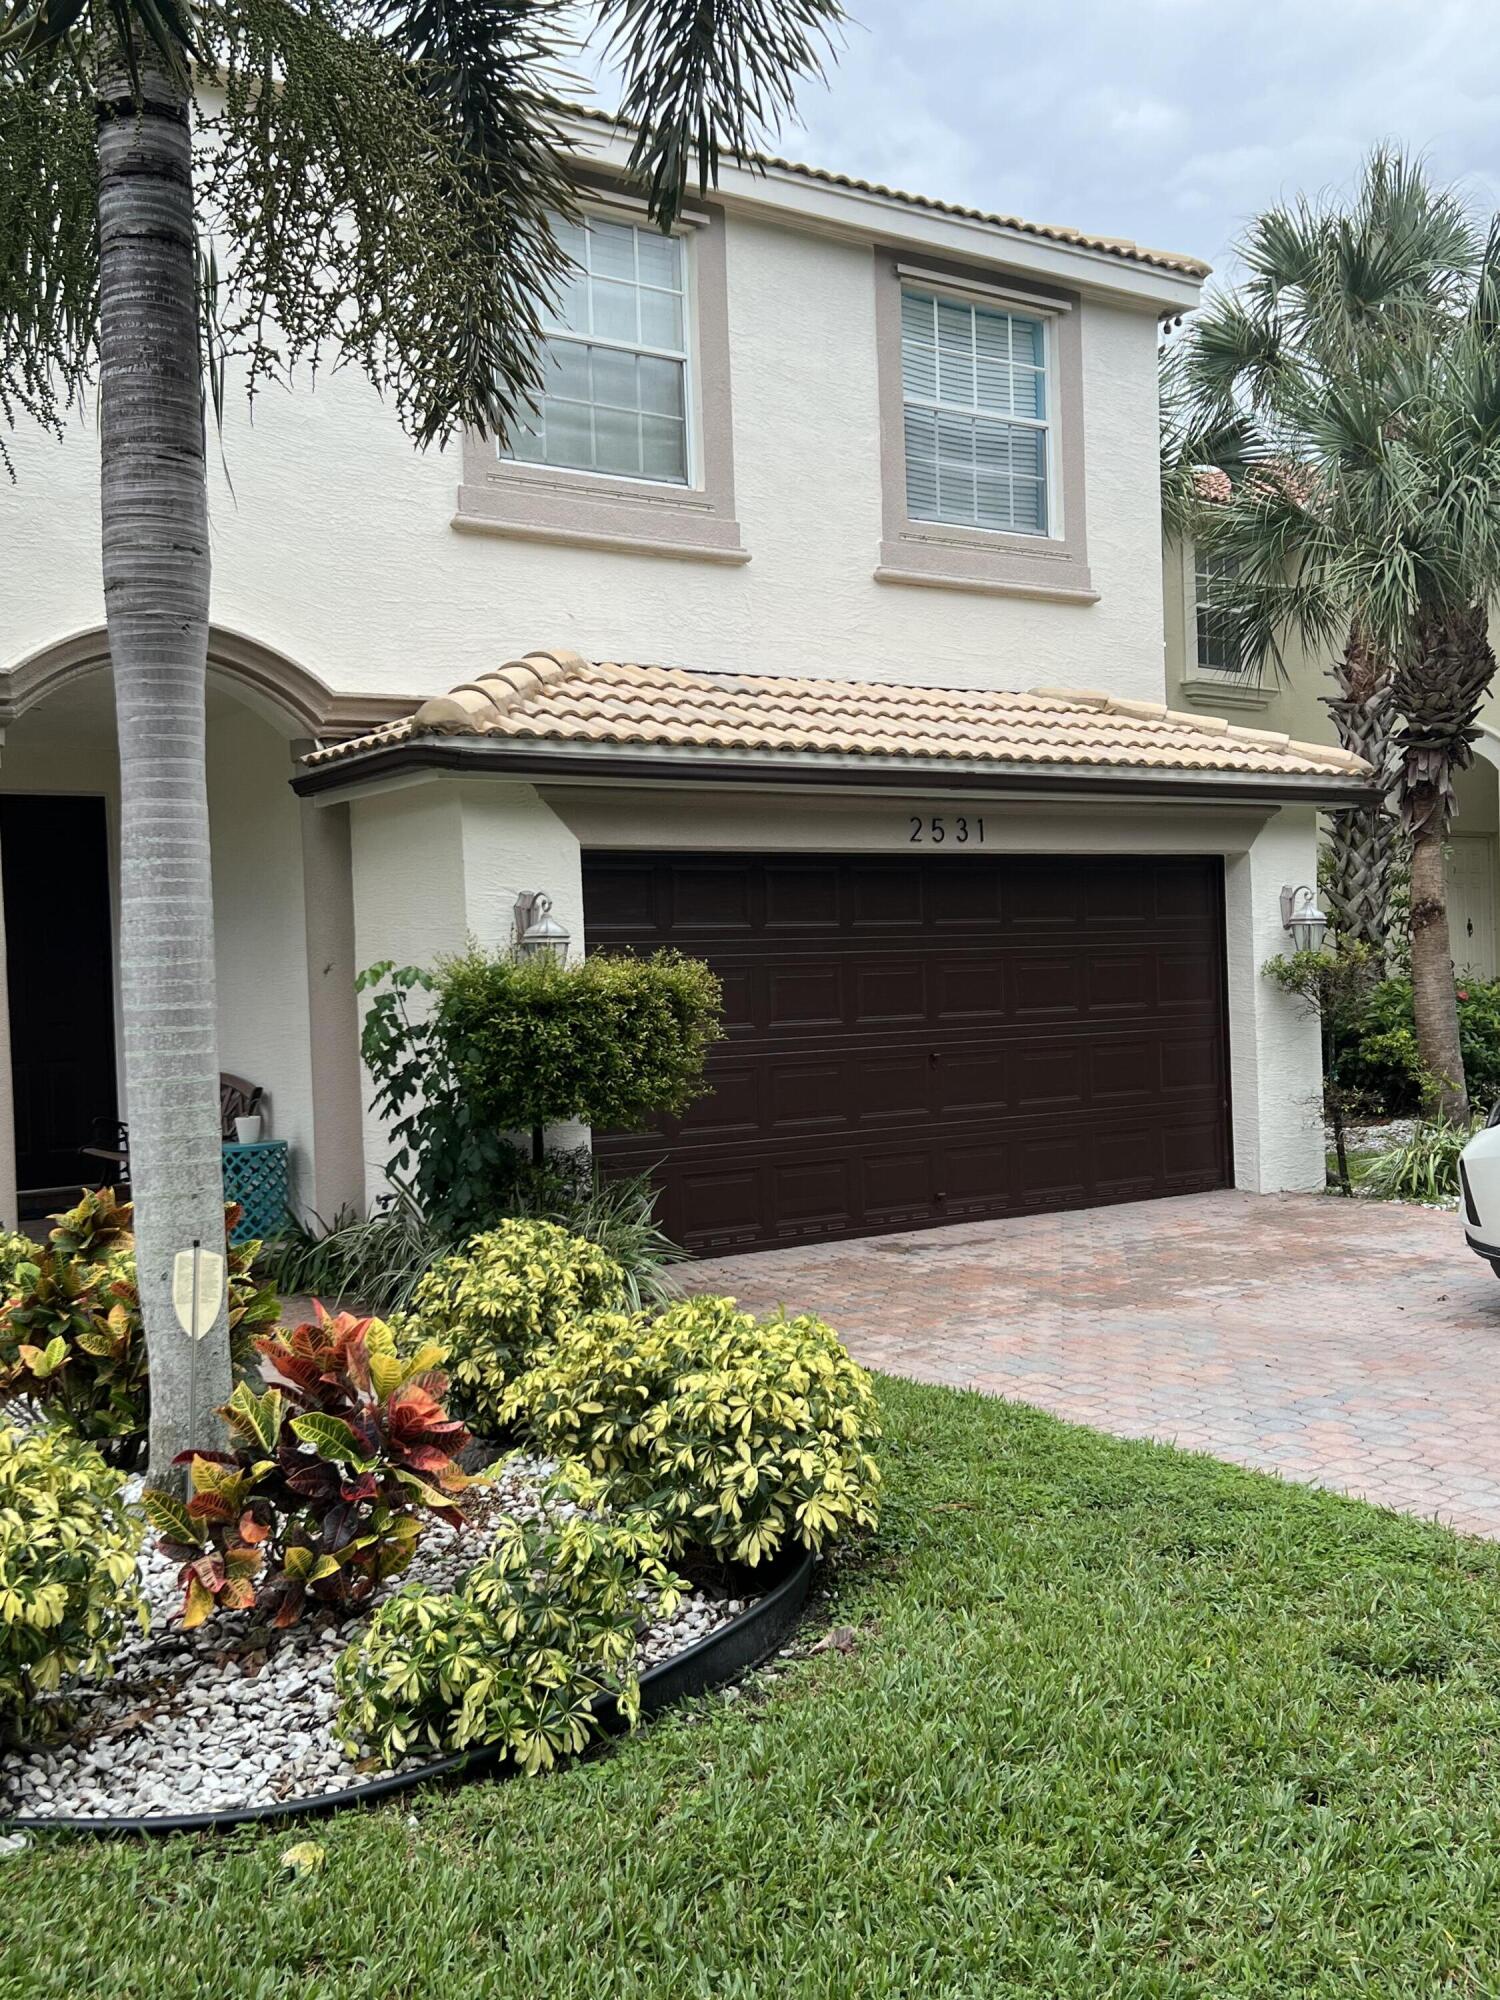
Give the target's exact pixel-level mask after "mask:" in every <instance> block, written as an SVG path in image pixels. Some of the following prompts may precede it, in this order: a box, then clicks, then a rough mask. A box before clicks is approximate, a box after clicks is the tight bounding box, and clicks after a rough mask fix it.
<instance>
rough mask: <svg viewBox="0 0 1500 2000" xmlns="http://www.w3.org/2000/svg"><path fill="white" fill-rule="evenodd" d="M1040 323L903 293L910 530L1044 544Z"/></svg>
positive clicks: (1045, 449)
mask: <svg viewBox="0 0 1500 2000" xmlns="http://www.w3.org/2000/svg"><path fill="white" fill-rule="evenodd" d="M1047 349H1048V341H1047V322H1046V320H1045V319H1042V318H1033V317H1032V316H1030V315H1029V314H1026V313H1020V312H1010V311H1007V310H1006V309H1005V308H1004V307H1003V306H993V307H992V306H985V305H971V304H969V303H968V302H967V301H965V300H962V299H955V298H945V297H943V296H941V295H940V294H938V293H934V292H925V291H917V290H913V289H911V288H909V287H906V286H903V288H902V292H901V391H902V403H903V419H904V429H905V445H906V506H907V512H908V514H909V515H910V517H911V519H912V520H914V521H947V522H952V523H955V524H957V525H959V526H963V527H969V528H988V529H992V530H995V531H997V532H999V533H1003V534H1012V535H1050V534H1051V533H1052V532H1053V530H1052V517H1053V514H1054V512H1055V509H1054V508H1053V506H1052V504H1051V492H1050V489H1051V483H1052V480H1051V459H1052V441H1051V436H1050V431H1051V422H1052V418H1051V402H1052V398H1051V395H1050V393H1049V383H1048V354H1047Z"/></svg>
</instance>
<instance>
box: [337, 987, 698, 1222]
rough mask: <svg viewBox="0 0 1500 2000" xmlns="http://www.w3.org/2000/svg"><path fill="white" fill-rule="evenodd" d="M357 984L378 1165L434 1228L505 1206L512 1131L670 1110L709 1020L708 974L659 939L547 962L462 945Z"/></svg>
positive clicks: (692, 1080)
mask: <svg viewBox="0 0 1500 2000" xmlns="http://www.w3.org/2000/svg"><path fill="white" fill-rule="evenodd" d="M359 986H360V989H361V991H364V992H368V993H370V994H371V995H372V998H371V999H370V1001H369V1003H368V1006H367V1008H366V1012H365V1020H364V1027H363V1029H362V1031H361V1036H360V1048H361V1051H362V1053H363V1056H364V1060H365V1064H366V1067H367V1068H368V1069H369V1071H370V1074H371V1076H372V1077H373V1078H374V1080H375V1105H376V1108H377V1110H379V1111H380V1112H381V1114H382V1115H383V1117H384V1118H385V1120H386V1122H387V1124H388V1126H389V1129H390V1134H391V1140H392V1146H391V1154H390V1164H389V1171H390V1173H391V1175H392V1177H393V1179H394V1180H395V1181H397V1182H398V1183H399V1184H400V1185H401V1186H403V1187H405V1188H407V1189H409V1191H410V1193H411V1195H412V1197H413V1199H414V1200H415V1202H416V1205H417V1208H418V1210H419V1211H420V1213H421V1214H422V1215H423V1216H425V1217H426V1218H427V1220H428V1221H429V1222H430V1223H431V1224H432V1226H433V1227H434V1228H435V1229H436V1230H437V1231H438V1232H439V1234H440V1235H442V1236H443V1237H444V1238H445V1239H446V1240H448V1241H450V1242H456V1241H458V1240H459V1239H460V1238H461V1237H463V1236H466V1235H470V1234H472V1233H473V1231H474V1230H475V1229H476V1228H483V1227H485V1226H487V1225H488V1224H489V1223H490V1222H491V1221H493V1219H494V1218H495V1217H496V1216H497V1215H505V1214H507V1213H509V1212H511V1210H510V1197H511V1195H512V1193H513V1191H514V1188H515V1184H516V1175H517V1162H516V1147H515V1145H514V1143H513V1135H514V1134H516V1133H517V1132H524V1131H530V1132H532V1133H533V1135H536V1134H539V1133H540V1132H541V1131H543V1130H544V1129H545V1128H546V1127H547V1126H549V1125H559V1124H563V1123H565V1122H566V1121H567V1120H569V1119H574V1118H577V1119H581V1120H582V1121H583V1122H584V1123H585V1124H588V1125H593V1126H597V1127H598V1128H600V1129H601V1130H604V1129H608V1128H611V1127H621V1126H638V1125H644V1124H646V1123H648V1122H649V1120H650V1119H651V1117H652V1116H653V1115H654V1114H656V1113H657V1112H668V1113H676V1112H680V1111H683V1110H685V1109H686V1108H687V1106H688V1105H689V1104H691V1103H692V1101H693V1100H694V1098H696V1097H697V1096H699V1095H700V1094H701V1092H702V1090H703V1069H704V1061H705V1058H706V1056H707V1052H708V1050H709V1048H710V1046H711V1045H712V1043H713V1042H714V1040H715V1039H716V1037H717V1036H718V1034H719V1032H720V1029H719V1015H720V992H719V982H718V980H717V979H716V978H715V977H714V975H713V973H711V972H710V971H709V969H708V967H707V966H706V965H703V964H701V963H699V962H698V961H697V960H694V959H686V958H681V957H679V956H678V955H677V954H676V953H675V952H659V953H657V954H656V955H655V956H654V957H651V958H609V957H590V958H584V959H579V960H577V961H576V962H574V963H573V964H570V965H559V964H558V963H557V962H556V961H555V960H552V959H547V958H542V959H520V958H517V957H516V956H515V955H514V954H513V953H509V952H501V953H484V952H479V951H472V952H470V953H468V954H467V955H466V956H465V957H463V958H459V959H453V960H449V961H446V962H445V963H443V964H441V965H440V966H439V967H438V968H437V969H436V971H427V970H424V969H422V968H420V967H417V966H404V967H397V966H394V965H392V964H390V963H384V964H380V965H375V966H371V967H370V968H369V969H368V970H367V971H365V972H363V973H361V974H360V978H359Z"/></svg>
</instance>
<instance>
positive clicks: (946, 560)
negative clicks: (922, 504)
mask: <svg viewBox="0 0 1500 2000" xmlns="http://www.w3.org/2000/svg"><path fill="white" fill-rule="evenodd" d="M903 287H905V288H909V289H915V290H920V291H930V292H934V293H936V294H938V295H940V296H941V295H943V294H947V295H950V296H951V297H953V298H954V299H955V300H959V301H962V302H964V303H967V304H971V305H980V306H982V305H984V304H985V303H988V302H993V303H994V304H996V305H997V306H1000V307H1002V308H1009V309H1011V310H1017V309H1021V310H1025V311H1026V312H1028V313H1030V314H1032V315H1034V316H1035V317H1037V318H1038V319H1040V320H1042V321H1043V322H1044V324H1045V327H1046V338H1047V369H1048V378H1049V398H1050V408H1051V410H1052V411H1053V412H1054V413H1055V414H1054V415H1053V418H1052V420H1051V433H1052V435H1051V450H1050V464H1049V517H1050V519H1051V521H1052V523H1053V525H1054V530H1055V531H1054V532H1052V533H1050V534H1046V535H1028V534H1011V533H1006V532H1005V531H1003V530H999V529H991V528H974V527H966V526H959V525H957V524H955V523H950V522H946V521H922V520H915V519H913V518H912V515H911V512H910V509H909V507H908V504H907V478H906V443H905V408H904V397H903V393H902V381H901V294H902V290H903ZM1079 305H1080V301H1079V299H1078V297H1077V295H1076V294H1073V293H1068V292H1062V291H1057V290H1055V289H1053V288H1051V287H1043V286H1038V285H1033V284H1032V283H1031V282H1030V281H1029V280H1028V279H1024V278H1020V277H1012V276H1011V275H1010V274H1008V273H1007V274H1003V276H1002V274H1000V273H995V272H986V271H980V270H976V269H974V268H973V267H971V266H965V265H961V264H950V263H948V262H946V261H945V260H942V259H935V258H929V257H923V258H922V259H921V260H920V262H918V261H917V260H916V259H915V258H914V256H913V254H912V252H911V251H909V250H907V251H897V250H893V249H890V248H886V247H882V246H879V245H877V246H876V250H875V350H876V367H877V371H878V393H879V399H880V483H881V531H882V539H881V543H880V559H879V562H878V564H877V566H876V569H875V579H876V581H877V582H878V583H891V584H917V585H924V586H927V587H928V588H934V589H947V590H973V591H987V592H991V593H994V594H996V595H999V596H1006V597H1040V598H1047V599H1052V600H1056V601H1059V602H1062V603H1070V604H1092V603H1095V602H1096V601H1097V600H1098V596H1099V593H1098V591H1097V590H1095V588H1094V585H1093V579H1092V577H1091V576H1090V574H1089V566H1088V542H1087V535H1086V530H1085V521H1084V502H1085V492H1084V436H1083V341H1082V332H1081V321H1082V317H1083V315H1082V312H1081V311H1080V310H1079Z"/></svg>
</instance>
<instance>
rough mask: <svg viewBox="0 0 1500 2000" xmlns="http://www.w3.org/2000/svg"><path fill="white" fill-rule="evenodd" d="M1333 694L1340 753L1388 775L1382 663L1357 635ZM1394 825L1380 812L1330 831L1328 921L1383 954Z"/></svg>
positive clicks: (1387, 700)
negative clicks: (1342, 752)
mask: <svg viewBox="0 0 1500 2000" xmlns="http://www.w3.org/2000/svg"><path fill="white" fill-rule="evenodd" d="M1333 677H1334V680H1335V682H1336V684H1337V686H1338V693H1337V694H1336V695H1331V696H1329V697H1328V698H1327V706H1328V712H1329V714H1330V715H1331V716H1332V718H1333V726H1334V729H1335V731H1336V733H1337V735H1338V740H1339V742H1340V744H1341V745H1342V747H1343V748H1344V749H1345V750H1350V751H1352V752H1353V753H1354V755H1355V756H1356V757H1363V758H1364V760H1365V762H1366V763H1367V764H1369V765H1370V766H1371V767H1372V768H1373V769H1374V770H1375V771H1376V772H1378V773H1380V774H1381V775H1382V776H1383V775H1384V774H1385V772H1386V770H1387V768H1388V765H1389V762H1390V744H1391V723H1392V720H1393V717H1392V712H1391V697H1390V689H1389V686H1388V685H1387V681H1386V676H1385V674H1384V672H1383V671H1382V663H1381V661H1380V660H1379V658H1378V657H1377V656H1376V654H1374V653H1373V652H1372V651H1371V650H1370V648H1369V647H1368V646H1366V645H1365V644H1364V643H1363V641H1362V639H1361V638H1360V635H1359V633H1358V632H1356V631H1352V632H1351V633H1350V634H1349V641H1348V644H1347V645H1346V646H1345V648H1344V656H1343V658H1342V659H1341V660H1340V661H1339V663H1338V665H1337V666H1336V667H1334V669H1333ZM1396 834H1397V823H1396V821H1395V819H1394V818H1393V817H1392V815H1391V814H1390V813H1389V812H1387V811H1386V809H1385V807H1384V806H1370V807H1364V808H1361V809H1360V810H1358V811H1355V812H1341V813H1334V814H1333V816H1332V818H1331V820H1330V822H1329V831H1328V857H1329V859H1328V879H1327V882H1326V884H1325V894H1326V896H1327V899H1328V909H1329V914H1330V916H1331V917H1332V918H1333V921H1334V924H1335V925H1336V927H1337V928H1338V929H1339V930H1340V931H1342V932H1343V933H1344V935H1345V936H1346V937H1350V938H1354V939H1356V940H1358V942H1359V943H1361V944H1367V945H1369V946H1370V948H1371V949H1372V950H1373V951H1376V952H1379V953H1381V954H1382V955H1384V952H1385V949H1386V941H1387V938H1388V937H1389V934H1390V896H1391V872H1392V868H1393V865H1394V862H1395V857H1396Z"/></svg>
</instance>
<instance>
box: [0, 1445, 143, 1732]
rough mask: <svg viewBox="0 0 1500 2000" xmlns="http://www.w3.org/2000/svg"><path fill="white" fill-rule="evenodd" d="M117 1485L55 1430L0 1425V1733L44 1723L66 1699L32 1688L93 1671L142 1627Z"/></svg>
mask: <svg viewBox="0 0 1500 2000" xmlns="http://www.w3.org/2000/svg"><path fill="white" fill-rule="evenodd" d="M123 1483H124V1480H123V1475H122V1474H120V1473H119V1472H116V1471H114V1470H113V1469H112V1468H111V1467H109V1466H107V1465H106V1464H105V1463H104V1460H103V1459H102V1458H101V1457H100V1456H99V1454H98V1452H96V1451H94V1450H92V1449H91V1448H90V1447H89V1446H88V1445H86V1444H84V1443H82V1442H81V1441H80V1440H79V1439H77V1438H75V1437H72V1436H70V1435H69V1434H68V1433H67V1432H66V1431H61V1430H52V1429H46V1430H36V1431H21V1430H16V1429H13V1428H10V1427H8V1426H6V1427H0V1741H12V1742H16V1741H25V1740H26V1739H28V1738H29V1737H34V1736H37V1735H40V1734H43V1733H45V1730H46V1728H47V1727H48V1726H49V1725H51V1724H54V1723H56V1722H58V1721H59V1720H61V1719H62V1718H63V1717H64V1716H65V1714H66V1709H65V1707H63V1706H62V1705H61V1704H58V1703H57V1702H55V1701H50V1702H42V1701H41V1700H40V1698H41V1697H44V1696H55V1695H56V1694H57V1693H58V1691H59V1690H60V1689H63V1688H64V1687H65V1684H66V1683H67V1681H69V1680H70V1679H72V1678H74V1677H75V1676H78V1675H87V1674H101V1673H103V1672H104V1671H105V1669H106V1668H107V1667H108V1665H109V1661H110V1656H111V1654H112V1653H113V1651H114V1649H115V1647H116V1645H117V1644H118V1643H119V1640H120V1638H121V1637H122V1635H123V1633H124V1630H125V1627H126V1625H127V1624H128V1623H129V1622H130V1621H131V1620H132V1619H138V1620H139V1622H140V1624H141V1626H142V1628H143V1629H144V1627H145V1625H146V1622H147V1613H146V1606H145V1600H144V1598H143V1597H142V1595H141V1592H140V1588H139V1584H138V1578H137V1570H136V1556H137V1553H138V1551H139V1548H140V1542H141V1524H140V1522H139V1521H138V1520H137V1519H136V1518H135V1516H134V1515H133V1514H132V1513H131V1512H130V1510H129V1508H128V1507H127V1506H126V1505H125V1503H124V1501H123V1499H122V1498H121V1487H122V1485H123Z"/></svg>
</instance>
